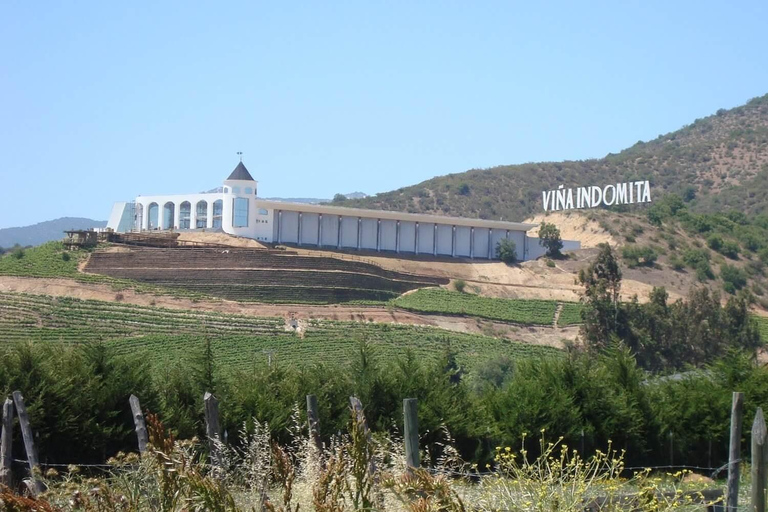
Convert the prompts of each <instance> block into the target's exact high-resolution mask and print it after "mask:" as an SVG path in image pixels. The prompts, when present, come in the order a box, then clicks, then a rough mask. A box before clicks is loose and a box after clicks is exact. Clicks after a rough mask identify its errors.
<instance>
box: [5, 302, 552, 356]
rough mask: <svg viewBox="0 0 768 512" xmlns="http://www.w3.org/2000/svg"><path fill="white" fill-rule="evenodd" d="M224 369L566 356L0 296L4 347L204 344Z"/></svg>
mask: <svg viewBox="0 0 768 512" xmlns="http://www.w3.org/2000/svg"><path fill="white" fill-rule="evenodd" d="M206 339H208V340H211V345H212V350H213V353H214V356H215V357H216V359H217V361H218V362H219V364H220V365H221V367H222V368H226V369H248V368H254V367H260V366H264V365H266V364H267V361H268V360H272V361H273V362H274V363H276V364H287V365H291V366H306V365H312V364H315V363H321V362H336V363H338V362H342V363H343V362H344V361H346V360H348V359H350V358H352V357H354V354H355V351H356V350H357V349H358V347H359V344H360V342H361V341H365V342H368V343H369V344H370V346H371V348H372V351H373V353H374V356H375V357H377V358H382V359H386V360H391V359H392V358H394V357H396V356H398V355H402V354H403V353H404V352H405V351H406V350H411V351H412V352H413V353H414V354H415V355H416V356H417V357H418V358H420V359H433V358H437V357H439V356H440V355H441V354H442V353H443V351H444V350H445V349H446V347H447V346H450V347H451V349H452V350H454V351H456V352H457V360H458V361H459V363H460V364H462V365H464V366H465V367H467V368H471V367H472V366H474V365H475V364H477V363H478V362H482V361H486V360H488V359H491V358H496V357H499V356H502V355H503V356H508V357H513V358H519V357H529V356H536V357H542V356H548V355H549V356H551V355H556V354H559V353H560V352H559V351H558V350H556V349H553V348H550V347H538V346H532V345H526V344H523V343H517V342H511V341H508V340H502V339H496V338H492V337H488V336H482V335H475V334H463V333H454V332H450V331H445V330H442V329H437V328H432V327H418V326H408V325H396V324H374V323H371V322H339V321H323V320H309V321H308V322H307V324H306V326H305V329H304V331H303V333H301V334H297V333H296V332H295V331H294V330H293V329H291V328H290V327H288V328H287V327H286V324H285V321H284V319H283V318H280V317H250V316H245V315H228V314H221V313H209V312H195V311H184V310H172V309H163V308H151V307H141V306H134V305H129V304H122V303H119V302H102V301H92V300H78V299H71V298H52V297H47V296H37V295H25V294H15V293H4V294H2V295H0V342H2V343H11V342H23V341H36V342H61V343H65V344H73V343H84V342H97V341H102V342H104V343H106V344H108V345H110V346H112V347H114V348H115V350H116V352H117V353H120V354H132V355H137V354H139V355H140V354H147V355H148V357H150V360H151V361H152V363H153V364H155V365H158V366H159V367H162V365H164V364H166V363H168V362H172V361H175V360H179V359H184V358H187V357H189V356H190V354H195V353H198V352H199V351H200V350H202V347H203V345H204V343H205V340H206Z"/></svg>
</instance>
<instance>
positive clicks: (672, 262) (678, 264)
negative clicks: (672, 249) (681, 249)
mask: <svg viewBox="0 0 768 512" xmlns="http://www.w3.org/2000/svg"><path fill="white" fill-rule="evenodd" d="M669 266H670V267H672V268H673V269H674V270H675V271H677V272H680V271H681V270H683V269H684V268H685V262H684V261H683V260H681V259H680V257H679V256H678V255H677V254H672V255H671V256H670V257H669Z"/></svg>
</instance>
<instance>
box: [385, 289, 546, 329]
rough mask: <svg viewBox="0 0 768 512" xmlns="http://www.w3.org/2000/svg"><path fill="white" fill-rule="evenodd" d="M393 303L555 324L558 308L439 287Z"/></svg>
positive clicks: (422, 309)
mask: <svg viewBox="0 0 768 512" xmlns="http://www.w3.org/2000/svg"><path fill="white" fill-rule="evenodd" d="M394 305H395V306H397V307H399V308H403V309H407V310H410V311H418V312H423V313H442V314H448V315H468V316H476V317H480V318H485V319H488V320H500V321H503V322H513V323H518V324H528V325H552V322H554V319H555V310H556V309H557V303H556V302H555V301H553V300H525V299H494V298H489V297H481V296H479V295H472V294H469V293H459V292H451V291H448V290H441V289H436V288H429V289H422V290H418V291H416V292H413V293H410V294H408V295H404V296H402V297H400V298H398V299H396V300H395V301H394Z"/></svg>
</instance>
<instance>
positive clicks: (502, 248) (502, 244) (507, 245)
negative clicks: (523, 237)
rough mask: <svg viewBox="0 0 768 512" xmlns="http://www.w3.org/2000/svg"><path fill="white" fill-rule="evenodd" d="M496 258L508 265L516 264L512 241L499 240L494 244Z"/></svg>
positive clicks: (515, 247) (515, 249)
mask: <svg viewBox="0 0 768 512" xmlns="http://www.w3.org/2000/svg"><path fill="white" fill-rule="evenodd" d="M496 257H497V258H499V259H500V260H501V261H503V262H504V263H506V264H508V265H511V264H513V263H517V246H516V245H515V242H514V240H510V239H507V238H502V239H501V240H499V243H497V244H496Z"/></svg>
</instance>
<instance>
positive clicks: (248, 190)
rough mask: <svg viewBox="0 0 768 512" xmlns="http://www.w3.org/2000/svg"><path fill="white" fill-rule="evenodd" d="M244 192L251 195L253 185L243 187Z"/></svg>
mask: <svg viewBox="0 0 768 512" xmlns="http://www.w3.org/2000/svg"><path fill="white" fill-rule="evenodd" d="M243 193H244V194H245V195H247V196H249V195H251V194H253V189H252V188H251V187H245V188H244V189H243Z"/></svg>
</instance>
